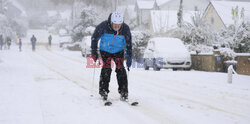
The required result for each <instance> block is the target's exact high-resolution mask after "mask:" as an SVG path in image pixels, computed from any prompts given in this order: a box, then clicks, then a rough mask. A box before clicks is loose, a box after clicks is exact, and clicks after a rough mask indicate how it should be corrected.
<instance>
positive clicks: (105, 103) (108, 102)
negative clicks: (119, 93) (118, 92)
mask: <svg viewBox="0 0 250 124" xmlns="http://www.w3.org/2000/svg"><path fill="white" fill-rule="evenodd" d="M111 105H112V102H110V101H107V100H105V101H104V106H111Z"/></svg>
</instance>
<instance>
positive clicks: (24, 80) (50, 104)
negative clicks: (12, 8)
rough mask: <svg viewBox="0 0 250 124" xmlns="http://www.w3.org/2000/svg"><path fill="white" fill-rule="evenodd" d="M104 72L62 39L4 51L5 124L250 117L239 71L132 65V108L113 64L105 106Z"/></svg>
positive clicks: (0, 111) (247, 79)
mask: <svg viewBox="0 0 250 124" xmlns="http://www.w3.org/2000/svg"><path fill="white" fill-rule="evenodd" d="M44 36H45V34H44ZM45 39H47V35H46V38H45ZM55 43H56V41H55ZM100 70H101V69H100V68H97V69H96V70H95V71H94V69H93V68H86V59H85V58H83V57H81V53H80V52H71V51H66V50H63V51H62V50H61V49H59V48H58V44H53V46H52V48H47V47H46V45H44V44H43V45H39V46H37V49H36V51H35V52H32V51H31V46H30V45H29V44H25V45H24V46H23V51H22V52H18V47H17V46H12V48H11V50H3V51H0V124H100V123H102V124H117V123H119V124H168V123H170V124H172V123H173V124H184V123H185V124H201V123H202V124H211V123H213V124H214V123H217V124H235V123H237V124H249V122H250V76H243V75H234V77H233V83H232V84H228V83H227V74H226V73H213V72H200V71H172V70H161V71H153V70H149V71H145V70H143V69H142V68H133V69H131V71H130V73H129V77H128V78H129V92H130V94H129V95H130V98H131V99H132V100H137V101H138V102H139V106H137V107H132V106H129V105H128V104H125V103H123V102H121V101H119V94H118V92H117V81H116V75H115V72H114V69H113V72H112V77H111V82H110V90H111V92H110V94H109V98H110V100H111V101H112V102H113V105H112V106H110V107H107V106H103V103H102V101H101V100H100V97H99V95H98V80H99V75H100ZM94 72H95V73H94ZM93 75H95V77H94V82H92V79H93ZM91 95H93V97H91Z"/></svg>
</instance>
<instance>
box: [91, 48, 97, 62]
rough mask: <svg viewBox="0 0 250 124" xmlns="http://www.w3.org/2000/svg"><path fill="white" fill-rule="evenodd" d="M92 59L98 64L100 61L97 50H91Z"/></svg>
mask: <svg viewBox="0 0 250 124" xmlns="http://www.w3.org/2000/svg"><path fill="white" fill-rule="evenodd" d="M91 58H92V59H93V60H94V61H95V62H96V60H97V59H98V54H97V51H96V50H91Z"/></svg>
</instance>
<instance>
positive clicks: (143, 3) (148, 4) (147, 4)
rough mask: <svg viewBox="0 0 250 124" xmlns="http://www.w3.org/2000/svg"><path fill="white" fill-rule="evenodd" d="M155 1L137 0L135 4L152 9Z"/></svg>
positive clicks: (140, 7) (141, 7)
mask: <svg viewBox="0 0 250 124" xmlns="http://www.w3.org/2000/svg"><path fill="white" fill-rule="evenodd" d="M154 3H155V1H142V0H137V5H138V8H139V9H153V8H154Z"/></svg>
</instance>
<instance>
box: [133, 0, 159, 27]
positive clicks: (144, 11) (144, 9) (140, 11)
mask: <svg viewBox="0 0 250 124" xmlns="http://www.w3.org/2000/svg"><path fill="white" fill-rule="evenodd" d="M157 9H159V8H158V6H157V3H156V1H155V0H151V1H142V0H137V1H136V4H135V11H136V13H137V24H139V25H148V23H149V16H150V11H151V10H157Z"/></svg>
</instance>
